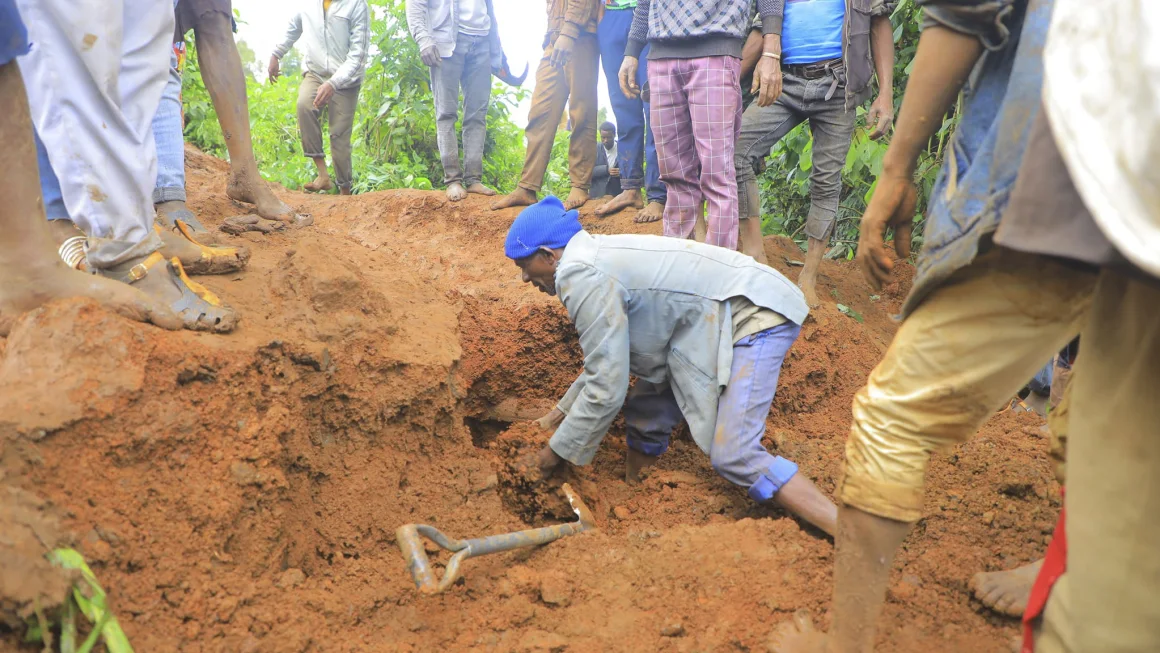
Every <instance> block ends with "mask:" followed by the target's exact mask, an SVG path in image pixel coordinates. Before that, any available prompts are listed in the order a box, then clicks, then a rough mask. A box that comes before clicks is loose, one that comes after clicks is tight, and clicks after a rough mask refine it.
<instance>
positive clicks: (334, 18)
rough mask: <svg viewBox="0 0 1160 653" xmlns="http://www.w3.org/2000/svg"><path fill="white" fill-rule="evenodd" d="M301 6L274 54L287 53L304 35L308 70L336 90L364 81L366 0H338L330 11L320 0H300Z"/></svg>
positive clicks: (367, 34)
mask: <svg viewBox="0 0 1160 653" xmlns="http://www.w3.org/2000/svg"><path fill="white" fill-rule="evenodd" d="M298 5H299V7H298V10H297V11H296V12H295V13H294V15H293V16H292V17H291V18H290V24H289V26H288V27H287V29H286V37H285V38H284V39H282V43H280V44H279V45H278V47H276V48H274V56H275V57H277V58H278V59H281V58H282V57H284V56H286V53H287V52H289V51H290V48H292V47H294V43H295V42H297V41H298V39H299V38H302V47H303V50H304V51H305V55H306V56H305V61H304V63H305V66H306V70H308V71H309V72H312V73H314V74H315V75H317V76H319V77H320V78H322V79H323V80H327V81H329V82H330V83H331V84H332V85H333V86H334V88H335V89H344V88H350V87H352V86H357V85H359V84H362V81H363V75H364V73H365V72H366V67H367V58H368V56H367V53H368V50H369V46H370V11H369V10H368V9H367V3H366V0H334V1H333V2H332V3H331V5H330V10H329V11H326V12H324V11H323V9H322V3H321V2H319V1H318V0H298Z"/></svg>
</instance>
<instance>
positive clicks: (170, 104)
mask: <svg viewBox="0 0 1160 653" xmlns="http://www.w3.org/2000/svg"><path fill="white" fill-rule="evenodd" d="M153 141H154V142H155V143H156V144H157V183H156V184H154V186H153V203H154V204H160V203H161V202H174V201H180V202H184V201H185V138H184V135H183V134H182V132H181V71H180V70H178V69H177V53H176V52H173V53H171V54H170V57H169V81H168V82H166V84H165V91H164V92H163V93H162V94H161V104H160V105H158V107H157V113H156V115H154V116H153Z"/></svg>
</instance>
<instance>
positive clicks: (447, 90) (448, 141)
mask: <svg viewBox="0 0 1160 653" xmlns="http://www.w3.org/2000/svg"><path fill="white" fill-rule="evenodd" d="M471 42H472V38H471V37H469V36H467V35H465V34H460V35H458V38H457V39H456V42H455V51H454V52H452V53H451V56H450V57H443V58H442V60H441V61H440V62H439V65H438V66H432V67H431V92H432V94H433V95H434V96H435V136H436V140H437V142H438V144H439V160H440V161H441V162H442V163H443V184H444V185H448V184H451V183H454V182H462V181H463V168H462V167H461V166H460V163H459V137H458V136H457V135H456V133H455V121H456V120H458V119H459V84H460V81H461V80H463V79H464V63H465V62H466V61H467V51H468V50H469V49H471ZM489 74H490V73H489ZM489 83H490V77H489ZM463 131H464V133H466V132H467V121H466V120H464V126H463Z"/></svg>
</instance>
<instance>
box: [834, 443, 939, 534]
mask: <svg viewBox="0 0 1160 653" xmlns="http://www.w3.org/2000/svg"><path fill="white" fill-rule="evenodd" d="M848 449H849V447H848V445H847V450H848ZM847 456H849V453H847ZM838 498H839V499H840V500H841V502H842V503H843V504H845V505H847V506H850V507H851V508H857V509H858V510H861V511H862V512H866V513H870V514H871V515H876V516H878V517H884V518H886V519H893V520H895V521H900V522H907V523H911V522H916V521H918V520H919V519H921V518H922V488H921V487H918V488H915V487H911V486H907V485H901V484H897V483H884V482H882V481H876V480H874V479H870V478H860V477H858V476H854V475H852V474H850V472H849V470H843V472H842V478H841V480H840V481H839V482H838Z"/></svg>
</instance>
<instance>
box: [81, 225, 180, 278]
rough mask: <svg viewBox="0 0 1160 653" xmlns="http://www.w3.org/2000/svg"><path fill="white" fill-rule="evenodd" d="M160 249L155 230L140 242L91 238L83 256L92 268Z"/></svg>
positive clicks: (129, 259)
mask: <svg viewBox="0 0 1160 653" xmlns="http://www.w3.org/2000/svg"><path fill="white" fill-rule="evenodd" d="M159 249H161V237H160V236H158V235H157V232H156V231H153V230H152V229H150V230H149V234H148V235H147V236H146V237H145V239H144V240H141V241H140V242H135V243H134V242H130V241H126V240H113V239H112V238H92V237H90V238H89V239H88V242H87V243H86V244H85V257H86V258H87V259H88V264H89V265H91V266H92V267H94V268H98V269H102V270H103V269H105V268H111V267H114V266H117V265H121V264H122V263H126V262H128V261H131V260H133V259H136V258H144V257H146V256H149V255H150V254H152V253H153V252H156V251H157V250H159Z"/></svg>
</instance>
